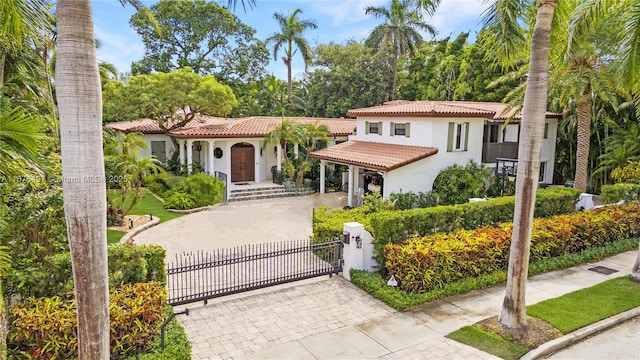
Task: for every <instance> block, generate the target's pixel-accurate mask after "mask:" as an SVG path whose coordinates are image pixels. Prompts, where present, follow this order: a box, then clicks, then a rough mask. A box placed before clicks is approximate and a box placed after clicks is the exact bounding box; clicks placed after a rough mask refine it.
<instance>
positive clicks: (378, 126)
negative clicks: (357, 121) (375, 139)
mask: <svg viewBox="0 0 640 360" xmlns="http://www.w3.org/2000/svg"><path fill="white" fill-rule="evenodd" d="M364 133H365V134H378V135H382V121H365V123H364Z"/></svg>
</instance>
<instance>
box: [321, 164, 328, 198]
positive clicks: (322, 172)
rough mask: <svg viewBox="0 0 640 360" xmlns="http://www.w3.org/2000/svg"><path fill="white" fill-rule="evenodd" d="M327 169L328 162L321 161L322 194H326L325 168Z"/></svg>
mask: <svg viewBox="0 0 640 360" xmlns="http://www.w3.org/2000/svg"><path fill="white" fill-rule="evenodd" d="M326 167H327V161H326V160H320V194H324V193H325V191H324V178H325V168H326Z"/></svg>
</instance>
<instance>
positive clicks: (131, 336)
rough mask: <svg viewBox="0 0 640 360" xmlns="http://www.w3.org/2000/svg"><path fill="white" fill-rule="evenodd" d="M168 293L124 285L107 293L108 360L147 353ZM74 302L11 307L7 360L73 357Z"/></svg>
mask: <svg viewBox="0 0 640 360" xmlns="http://www.w3.org/2000/svg"><path fill="white" fill-rule="evenodd" d="M166 297H167V290H166V289H165V288H164V287H163V286H162V284H160V283H157V282H154V283H143V284H134V285H125V286H123V287H122V288H120V289H118V290H112V291H111V293H110V305H109V313H110V318H111V359H125V358H127V357H129V356H132V355H134V354H139V353H144V352H147V351H148V350H149V347H150V343H151V341H152V340H154V339H155V338H156V337H157V336H158V333H159V330H160V325H161V324H162V320H163V312H164V308H165V306H166ZM75 307H76V305H75V300H73V299H72V300H62V299H60V298H58V297H51V298H38V299H36V298H29V299H27V300H26V301H25V302H23V303H21V304H18V305H15V306H10V307H9V321H10V322H11V325H12V326H11V327H10V331H9V339H8V348H9V356H10V357H11V358H39V359H51V358H57V359H74V358H77V357H78V356H77V352H78V342H77V341H78V340H77V331H78V330H77V322H76V310H75Z"/></svg>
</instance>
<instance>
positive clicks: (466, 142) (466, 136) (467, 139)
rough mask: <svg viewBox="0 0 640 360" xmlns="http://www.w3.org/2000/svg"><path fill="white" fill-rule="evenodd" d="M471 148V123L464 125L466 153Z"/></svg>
mask: <svg viewBox="0 0 640 360" xmlns="http://www.w3.org/2000/svg"><path fill="white" fill-rule="evenodd" d="M468 147H469V123H468V122H466V123H464V151H467V148H468Z"/></svg>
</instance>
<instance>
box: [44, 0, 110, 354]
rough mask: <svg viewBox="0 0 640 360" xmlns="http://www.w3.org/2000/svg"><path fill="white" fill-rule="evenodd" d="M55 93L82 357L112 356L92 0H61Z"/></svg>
mask: <svg viewBox="0 0 640 360" xmlns="http://www.w3.org/2000/svg"><path fill="white" fill-rule="evenodd" d="M57 19H58V21H57V27H58V38H57V46H58V53H57V59H56V93H57V99H58V107H59V111H60V129H61V131H60V133H61V134H60V136H61V152H62V176H63V179H64V181H63V193H64V209H65V218H66V221H67V233H68V235H69V246H70V248H71V263H72V269H73V279H74V284H75V294H76V303H77V317H78V358H79V359H108V358H109V353H110V349H109V333H110V330H109V287H108V285H109V283H108V278H107V237H106V234H107V232H106V227H107V224H106V219H107V214H106V210H107V206H106V198H107V194H106V187H105V184H104V181H101V180H102V179H104V161H103V153H102V96H101V91H100V75H99V73H98V61H97V59H96V50H95V41H94V35H93V21H92V17H91V2H90V1H89V0H82V1H80V0H59V1H58V2H57Z"/></svg>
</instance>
